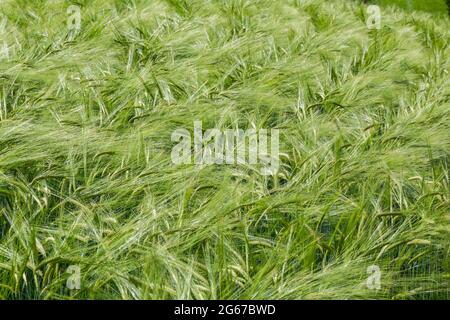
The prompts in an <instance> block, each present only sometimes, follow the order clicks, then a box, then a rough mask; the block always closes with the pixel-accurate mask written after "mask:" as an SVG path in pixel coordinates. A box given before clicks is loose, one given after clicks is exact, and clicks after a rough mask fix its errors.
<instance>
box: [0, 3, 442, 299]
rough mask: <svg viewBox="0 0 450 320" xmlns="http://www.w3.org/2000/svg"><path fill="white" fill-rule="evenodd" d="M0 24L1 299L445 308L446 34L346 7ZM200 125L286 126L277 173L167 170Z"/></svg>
mask: <svg viewBox="0 0 450 320" xmlns="http://www.w3.org/2000/svg"><path fill="white" fill-rule="evenodd" d="M425 2H426V3H427V4H428V5H427V6H425V5H424V4H423V3H425ZM415 3H416V5H417V8H419V7H420V8H423V9H431V8H435V9H436V10H437V8H442V5H438V2H431V1H423V2H422V1H421V2H420V3H419V2H418V1H417V2H415ZM431 3H435V4H436V5H435V6H434V7H431ZM71 4H75V5H78V6H79V7H80V9H81V18H82V20H81V30H80V32H78V33H75V32H72V31H69V30H68V28H67V20H68V14H67V9H68V6H69V5H71ZM442 10H443V9H442ZM0 14H1V17H0V298H2V299H73V298H81V299H206V298H209V299H239V298H242V299H439V298H440V299H448V298H449V288H450V285H449V282H450V259H449V252H450V248H449V244H450V241H449V239H450V224H449V222H450V216H449V203H450V202H449V201H450V192H449V190H450V187H449V158H450V111H449V110H450V101H449V97H450V85H449V84H450V59H449V57H450V41H449V39H450V37H449V36H450V33H449V32H450V31H449V19H448V17H447V16H445V15H440V14H436V15H431V14H430V13H428V12H423V11H405V10H401V9H399V8H398V7H396V8H394V7H391V6H383V7H382V28H381V30H368V29H367V26H366V20H367V18H368V17H367V11H366V6H364V5H362V4H361V3H359V2H357V1H344V0H339V1H338V0H334V1H330V0H283V1H280V0H227V1H218V0H201V1H200V0H189V1H188V0H131V1H130V0H96V1H91V0H79V1H77V2H72V1H62V0H53V1H41V0H39V1H29V0H11V1H2V2H1V6H0ZM7 49H8V50H7ZM6 51H7V52H6ZM197 120H201V121H202V122H203V128H204V129H207V128H217V129H219V130H221V131H222V130H226V129H236V128H240V129H244V130H245V129H248V128H258V129H261V128H278V129H280V132H281V135H280V143H281V146H280V150H281V152H282V155H281V163H282V164H281V166H280V169H279V171H278V172H277V173H276V174H273V175H272V176H263V175H261V174H260V171H259V169H260V168H259V167H258V166H255V165H217V166H204V167H200V166H195V165H184V166H175V165H173V163H172V162H171V157H170V154H171V150H172V147H173V146H174V143H173V142H172V141H171V139H170V138H171V134H172V133H173V132H174V130H176V129H177V128H186V129H188V130H189V131H190V132H192V128H193V122H194V121H197ZM372 265H376V266H379V268H380V271H381V287H380V289H379V290H373V289H371V288H369V287H368V286H367V283H366V281H367V279H368V277H369V275H370V274H368V273H367V270H368V268H369V267H370V266H372ZM71 266H75V267H79V268H80V271H81V273H80V277H81V279H80V280H81V283H80V284H81V288H80V289H79V290H71V289H70V288H69V286H68V285H67V284H68V281H69V283H72V284H73V282H70V281H71V279H72V280H73V277H72V276H73V274H70V273H68V272H67V270H76V269H73V267H71Z"/></svg>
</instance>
